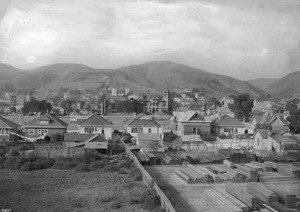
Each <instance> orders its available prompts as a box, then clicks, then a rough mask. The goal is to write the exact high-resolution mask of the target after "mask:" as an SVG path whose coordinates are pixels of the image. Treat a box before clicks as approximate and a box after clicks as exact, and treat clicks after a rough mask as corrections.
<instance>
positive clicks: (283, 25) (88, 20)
mask: <svg viewBox="0 0 300 212" xmlns="http://www.w3.org/2000/svg"><path fill="white" fill-rule="evenodd" d="M0 19H1V22H0V62H2V63H6V64H9V65H13V66H15V67H18V68H21V69H30V68H35V67H39V66H42V65H48V64H52V63H65V62H71V63H83V64H86V65H88V66H91V67H95V68H118V67H120V66H126V65H133V64H140V63H144V62H149V61H153V60H170V61H174V62H178V63H182V64H186V65H190V66H193V67H197V68H201V69H203V70H206V71H209V72H214V73H219V74H225V75H229V76H233V77H236V78H239V79H244V80H246V79H253V78H258V77H282V76H283V75H286V74H287V73H290V72H294V71H300V68H299V67H300V58H299V57H300V41H299V40H300V0H206V1H205V0H194V1H192V0H177V1H176V0H165V1H163V0H161V1H152V0H151V1H150V0H149V1H146V0H136V1H134V0H98V1H97V0H0Z"/></svg>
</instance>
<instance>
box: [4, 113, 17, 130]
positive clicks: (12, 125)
mask: <svg viewBox="0 0 300 212" xmlns="http://www.w3.org/2000/svg"><path fill="white" fill-rule="evenodd" d="M17 127H20V125H18V124H17V123H15V122H13V121H11V120H8V119H6V118H4V117H2V116H0V128H17Z"/></svg>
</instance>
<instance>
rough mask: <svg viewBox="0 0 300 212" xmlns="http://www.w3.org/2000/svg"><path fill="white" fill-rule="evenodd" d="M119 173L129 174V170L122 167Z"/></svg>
mask: <svg viewBox="0 0 300 212" xmlns="http://www.w3.org/2000/svg"><path fill="white" fill-rule="evenodd" d="M118 174H128V172H127V171H126V170H125V169H121V170H120V171H118Z"/></svg>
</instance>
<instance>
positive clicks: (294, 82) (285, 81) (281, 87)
mask: <svg viewBox="0 0 300 212" xmlns="http://www.w3.org/2000/svg"><path fill="white" fill-rule="evenodd" d="M266 91H267V92H268V93H270V94H272V95H274V96H277V97H280V98H284V97H296V96H300V71H297V72H293V73H291V74H288V75H286V76H285V77H283V78H281V79H279V80H277V81H276V82H274V83H272V84H271V85H269V86H268V87H267V88H266Z"/></svg>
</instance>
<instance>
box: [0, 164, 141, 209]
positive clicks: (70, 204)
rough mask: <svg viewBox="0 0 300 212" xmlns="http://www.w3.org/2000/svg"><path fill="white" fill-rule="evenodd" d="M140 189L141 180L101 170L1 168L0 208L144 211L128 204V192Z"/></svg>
mask: <svg viewBox="0 0 300 212" xmlns="http://www.w3.org/2000/svg"><path fill="white" fill-rule="evenodd" d="M124 179H125V182H123V180H124ZM141 190H146V188H145V186H144V185H143V183H142V182H141V181H138V182H134V181H131V180H130V179H129V178H128V177H127V175H126V174H123V175H120V174H117V173H113V172H109V173H105V172H104V171H103V170H95V171H91V172H76V171H74V170H53V169H45V170H38V171H29V172H22V171H11V170H5V169H0V208H1V209H12V211H22V212H24V211H43V212H47V211H58V212H60V211H99V212H100V211H105V212H107V211H122V212H123V211H124V212H126V211H141V212H143V211H145V210H143V209H142V208H141V205H140V204H130V196H131V194H133V193H137V192H141Z"/></svg>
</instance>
